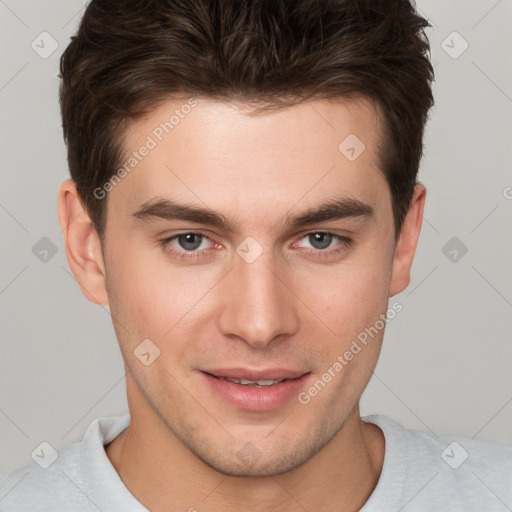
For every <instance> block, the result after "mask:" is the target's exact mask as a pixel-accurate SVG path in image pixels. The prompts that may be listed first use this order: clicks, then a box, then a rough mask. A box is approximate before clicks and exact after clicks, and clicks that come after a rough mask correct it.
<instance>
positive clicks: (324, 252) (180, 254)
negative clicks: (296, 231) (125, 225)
mask: <svg viewBox="0 0 512 512" xmlns="http://www.w3.org/2000/svg"><path fill="white" fill-rule="evenodd" d="M189 234H190V235H199V236H202V237H204V238H206V239H208V240H210V241H211V242H213V240H211V239H210V237H209V236H208V235H207V234H206V233H202V232H201V231H184V232H182V233H178V234H176V235H173V236H171V237H168V238H163V239H162V240H160V241H159V245H160V246H161V247H162V248H163V249H165V251H166V252H167V253H168V254H169V255H170V256H172V257H175V258H177V259H181V260H186V259H188V260H191V259H197V258H202V257H204V256H203V255H201V253H202V252H203V253H204V252H205V251H208V250H210V249H212V248H211V247H210V248H208V249H202V250H200V251H197V250H195V251H185V250H182V251H179V250H177V249H175V248H174V246H173V245H172V241H173V240H176V239H177V238H178V237H180V236H182V235H189ZM315 234H323V235H331V236H332V237H333V239H335V240H338V242H339V243H338V245H336V246H335V247H336V248H335V249H316V250H309V251H307V253H308V254H314V255H317V256H318V257H320V258H328V257H330V256H333V255H335V254H337V253H339V252H341V250H343V249H348V248H350V247H351V246H352V239H351V238H348V237H346V236H341V235H337V234H335V233H331V232H329V231H310V232H309V233H306V234H305V235H303V236H302V237H301V238H300V240H302V239H303V238H306V237H308V236H310V235H315ZM213 243H214V246H218V245H219V244H217V243H215V242H213ZM294 244H295V242H294ZM340 247H341V248H340Z"/></svg>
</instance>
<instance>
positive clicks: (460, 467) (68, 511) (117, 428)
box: [0, 415, 512, 512]
mask: <svg viewBox="0 0 512 512" xmlns="http://www.w3.org/2000/svg"><path fill="white" fill-rule="evenodd" d="M362 420H363V421H366V422H370V423H374V424H375V425H377V426H379V427H380V428H381V430H382V431H383V432H384V436H385V440H386V444H385V456H384V465H383V468H382V473H381V475H380V478H379V482H378V484H377V487H376V488H375V489H374V491H373V493H372V495H371V496H370V498H369V500H368V501H367V502H366V504H365V505H364V507H363V508H362V509H361V512H388V511H389V512H398V511H403V512H412V511H428V512H432V511H435V512H439V511H445V510H446V511H460V512H468V511H475V512H494V511H495V512H507V511H508V512H510V511H512V448H510V447H507V446H502V445H499V444H495V443H489V442H486V441H478V440H474V439H471V438H467V437H462V436H455V437H454V436H448V435H442V436H439V437H434V436H430V435H427V434H425V433H422V432H419V431H417V430H412V429H406V428H404V427H402V426H401V425H399V424H398V423H396V422H395V421H393V420H391V419H390V418H388V417H387V416H382V415H372V416H365V417H363V418H362ZM129 422H130V417H129V416H128V415H125V416H113V417H107V418H99V419H96V420H94V421H93V422H92V423H91V424H90V425H89V427H88V428H87V431H86V433H85V434H84V437H83V439H82V441H80V442H77V443H74V444H72V445H70V446H67V447H65V448H63V449H62V450H61V451H60V452H59V453H58V457H57V458H56V459H55V460H54V461H53V462H52V460H53V459H54V458H55V456H56V455H57V454H56V452H55V453H52V452H51V448H50V446H42V447H41V451H40V452H36V455H35V457H34V458H35V459H37V460H38V462H39V464H38V463H36V462H34V463H31V464H30V465H28V466H24V467H22V468H19V469H17V470H16V471H13V472H12V473H10V474H8V475H6V476H5V477H4V478H2V480H0V511H2V512H42V511H44V512H81V511H83V512H86V511H87V512H91V511H98V510H99V511H101V512H112V511H119V512H147V509H146V508H145V507H144V506H142V505H141V504H140V503H139V502H138V501H137V500H136V499H135V498H134V497H133V496H132V495H131V493H130V491H129V490H128V489H127V488H126V486H125V485H124V483H123V482H122V480H121V479H120V477H119V475H118V474H117V472H116V470H115V469H114V467H113V466H112V464H111V463H110V460H109V458H108V457H107V455H106V453H105V449H104V445H105V444H107V443H109V442H110V441H112V440H113V439H114V438H115V437H117V436H118V435H119V434H120V433H121V432H122V431H123V430H124V429H125V428H126V427H127V426H128V425H129ZM50 463H51V464H50ZM48 464H50V465H49V466H48ZM41 466H48V467H47V468H46V469H43V468H42V467H41ZM192 505H193V504H192ZM196 508H197V510H201V507H200V506H199V504H198V506H197V507H196ZM171 509H172V505H171ZM171 509H170V510H171ZM315 512H318V511H315Z"/></svg>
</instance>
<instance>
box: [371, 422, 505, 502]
mask: <svg viewBox="0 0 512 512" xmlns="http://www.w3.org/2000/svg"><path fill="white" fill-rule="evenodd" d="M364 421H370V422H371V423H374V424H376V425H377V426H379V427H380V428H381V430H382V431H383V432H384V436H385V439H386V454H385V464H386V462H388V467H384V468H383V473H384V469H386V471H387V473H388V475H389V474H391V473H392V472H393V469H394V468H393V467H390V465H393V466H395V468H396V470H397V471H398V472H401V473H402V476H401V477H400V476H399V475H395V479H398V478H402V484H403V487H402V489H403V493H404V495H406V496H408V497H409V498H410V499H414V500H415V504H417V505H418V504H420V503H421V502H423V501H424V502H425V504H427V503H430V506H432V504H433V503H436V504H437V502H438V501H439V504H440V505H441V508H440V509H439V510H444V509H445V508H442V507H443V506H444V507H446V503H451V506H452V508H451V509H450V510H465V508H464V507H467V506H469V505H470V504H471V506H473V507H474V506H475V505H477V504H478V505H481V506H482V507H483V506H486V507H487V510H501V509H504V510H506V507H512V448H511V447H509V446H505V445H501V444H498V443H493V442H489V441H482V440H478V439H472V438H470V437H466V436H462V435H456V434H455V435H452V434H445V433H443V434H439V435H436V434H434V433H432V434H427V433H425V432H421V431H418V430H415V429H409V428H405V427H403V426H401V425H399V424H398V423H396V422H395V421H393V420H391V419H390V418H388V417H386V416H382V415H373V416H367V417H365V418H364ZM386 459H388V460H387V461H386ZM442 503H444V505H442ZM504 504H506V505H505V508H503V507H504ZM493 507H495V508H493ZM418 510H423V509H422V508H418ZM425 510H428V508H426V509H425Z"/></svg>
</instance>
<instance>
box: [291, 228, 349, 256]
mask: <svg viewBox="0 0 512 512" xmlns="http://www.w3.org/2000/svg"><path fill="white" fill-rule="evenodd" d="M302 241H305V243H304V242H302ZM301 242H302V243H301ZM307 244H309V247H308V245H307ZM351 244H352V240H351V239H350V238H348V237H346V236H341V235H336V234H334V233H329V232H325V231H316V232H312V233H307V234H306V235H305V236H303V237H302V238H301V239H300V240H299V242H295V243H294V244H293V245H294V247H297V246H299V247H305V248H306V249H308V248H310V249H312V250H311V251H309V250H308V251H306V253H311V254H312V255H318V256H319V257H325V256H332V255H336V254H338V253H341V252H343V251H344V250H346V249H348V248H349V247H350V246H351Z"/></svg>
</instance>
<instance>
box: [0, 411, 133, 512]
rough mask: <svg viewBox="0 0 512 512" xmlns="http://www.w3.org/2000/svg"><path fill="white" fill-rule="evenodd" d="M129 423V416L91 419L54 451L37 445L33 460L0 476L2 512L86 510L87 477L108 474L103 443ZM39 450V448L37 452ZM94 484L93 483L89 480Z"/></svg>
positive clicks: (90, 499)
mask: <svg viewBox="0 0 512 512" xmlns="http://www.w3.org/2000/svg"><path fill="white" fill-rule="evenodd" d="M128 423H129V417H128V416H127V415H125V416H112V417H107V418H98V419H95V420H94V421H93V422H92V423H91V424H90V425H89V426H88V428H87V430H86V432H85V434H84V436H83V438H82V440H81V441H79V442H76V443H74V444H71V445H68V446H66V447H64V448H62V449H61V450H59V451H58V452H56V451H55V450H52V448H51V446H49V445H47V446H44V445H41V446H40V447H39V448H38V449H37V450H38V451H36V452H34V454H33V459H34V461H33V462H31V463H30V464H27V465H25V466H23V467H20V468H18V469H16V470H14V471H12V472H11V473H9V474H7V475H6V476H4V477H3V478H2V479H0V510H1V511H2V512H29V511H30V512H47V511H50V510H51V511H52V512H68V511H70V510H72V511H73V512H79V511H81V510H83V511H89V510H90V502H91V501H92V502H93V503H94V499H93V497H92V492H91V478H93V476H92V475H96V478H98V479H102V478H106V477H108V476H112V474H111V473H109V471H110V472H113V471H114V470H113V468H110V467H109V466H108V460H107V457H106V455H105V453H104V448H103V446H104V444H107V443H109V442H110V441H111V440H112V439H113V438H114V437H116V436H117V435H118V434H119V432H121V431H122V430H123V429H124V428H126V426H127V425H128ZM39 450H40V451H39ZM93 485H94V483H93Z"/></svg>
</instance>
